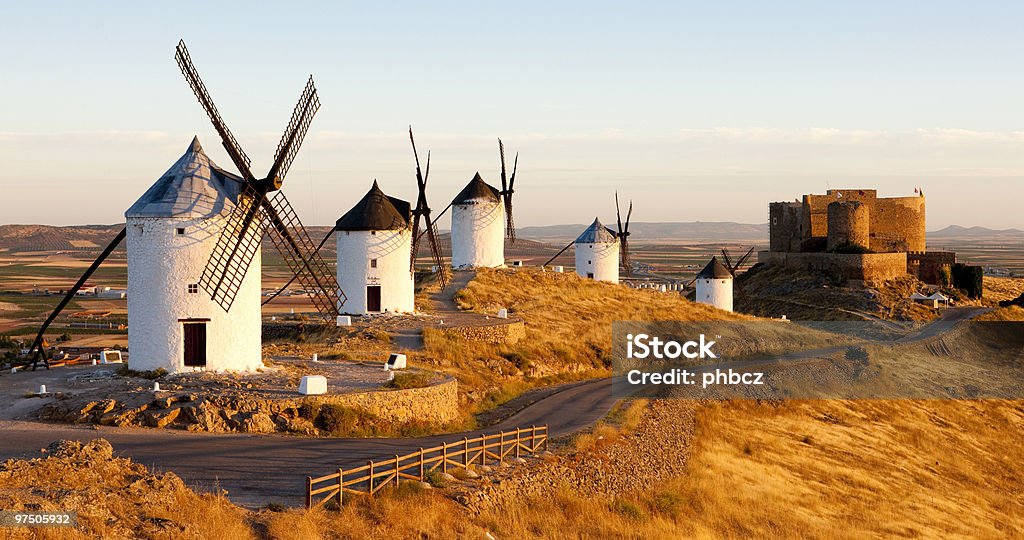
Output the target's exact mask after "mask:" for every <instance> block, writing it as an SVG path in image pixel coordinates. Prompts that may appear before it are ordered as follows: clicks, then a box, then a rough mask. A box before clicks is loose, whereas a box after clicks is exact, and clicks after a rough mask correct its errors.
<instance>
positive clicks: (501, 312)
mask: <svg viewBox="0 0 1024 540" xmlns="http://www.w3.org/2000/svg"><path fill="white" fill-rule="evenodd" d="M498 318H499V319H507V318H508V310H507V309H505V308H501V309H499V310H498Z"/></svg>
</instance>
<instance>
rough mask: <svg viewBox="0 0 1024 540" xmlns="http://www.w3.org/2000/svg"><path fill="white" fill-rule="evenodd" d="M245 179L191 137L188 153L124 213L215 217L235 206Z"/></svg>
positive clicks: (133, 214)
mask: <svg viewBox="0 0 1024 540" xmlns="http://www.w3.org/2000/svg"><path fill="white" fill-rule="evenodd" d="M242 184H243V181H242V179H241V178H240V177H239V176H237V175H234V174H231V173H229V172H228V171H225V170H224V169H221V168H220V167H218V166H217V164H216V163H214V162H213V161H212V160H210V158H209V157H207V155H206V153H205V152H203V147H202V145H200V144H199V137H195V138H193V139H192V142H191V143H190V144H189V145H188V148H187V149H186V150H185V153H184V154H182V156H181V157H180V158H178V161H176V162H174V165H171V168H170V169H167V172H165V173H164V174H163V176H161V177H160V179H159V180H157V181H156V182H155V183H154V184H153V185H152V186H151V187H150V188H149V189H148V190H146V192H145V193H143V194H142V196H141V197H139V200H137V201H135V204H133V205H132V206H131V207H130V208H128V210H127V211H126V212H125V213H124V215H125V216H126V217H156V218H159V217H185V218H204V217H213V216H217V215H220V214H224V213H227V212H231V210H232V209H233V208H234V207H235V201H237V200H238V192H239V191H241V189H242Z"/></svg>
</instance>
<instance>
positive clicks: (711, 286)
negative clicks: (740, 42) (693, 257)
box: [697, 257, 733, 311]
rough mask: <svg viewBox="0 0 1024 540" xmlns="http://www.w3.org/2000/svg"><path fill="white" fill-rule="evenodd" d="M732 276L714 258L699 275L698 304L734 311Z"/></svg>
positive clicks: (716, 258)
mask: <svg viewBox="0 0 1024 540" xmlns="http://www.w3.org/2000/svg"><path fill="white" fill-rule="evenodd" d="M732 283H733V279H732V274H730V273H729V270H728V269H727V268H726V267H725V266H722V263H720V262H718V257H712V258H711V262H709V263H708V264H707V266H705V267H704V269H703V270H701V271H700V273H699V274H697V302H699V303H701V304H708V305H711V306H715V307H716V308H718V309H722V310H725V311H732Z"/></svg>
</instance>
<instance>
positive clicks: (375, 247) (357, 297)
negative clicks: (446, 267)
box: [334, 181, 416, 315]
mask: <svg viewBox="0 0 1024 540" xmlns="http://www.w3.org/2000/svg"><path fill="white" fill-rule="evenodd" d="M409 208H410V207H409V203H408V202H406V201H403V200H400V199H396V198H394V197H388V196H387V195H385V194H384V192H383V191H381V190H380V187H378V186H377V182H376V181H374V183H373V187H371V188H370V191H368V192H367V193H366V195H365V196H364V197H363V198H362V199H361V200H360V201H359V202H358V203H356V205H355V206H354V207H352V209H351V210H349V211H348V212H346V213H345V215H344V216H341V219H339V220H338V221H337V223H335V226H334V236H335V238H336V239H337V240H336V242H337V246H338V287H339V288H341V290H342V292H344V293H345V296H346V297H347V298H348V299H347V300H346V301H345V304H344V305H342V306H341V313H344V314H348V315H367V314H373V313H383V312H393V313H409V312H412V311H414V310H415V308H416V306H415V292H414V284H413V273H412V268H411V255H412V228H411V227H410V219H409V218H410V212H409Z"/></svg>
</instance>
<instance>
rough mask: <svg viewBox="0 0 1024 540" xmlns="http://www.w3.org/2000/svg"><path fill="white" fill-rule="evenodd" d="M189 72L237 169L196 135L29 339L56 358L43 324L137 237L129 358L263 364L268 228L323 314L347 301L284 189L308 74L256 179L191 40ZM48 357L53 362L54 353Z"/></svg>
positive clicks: (185, 60)
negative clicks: (215, 157) (224, 165)
mask: <svg viewBox="0 0 1024 540" xmlns="http://www.w3.org/2000/svg"><path fill="white" fill-rule="evenodd" d="M175 59H176V60H177V62H178V66H179V67H180V68H181V72H182V74H183V75H184V76H185V79H186V81H187V82H188V83H189V86H190V87H191V88H192V91H193V92H194V93H195V95H196V97H197V98H198V99H199V102H200V104H202V106H203V108H204V109H205V110H206V113H207V115H208V116H209V117H210V120H211V121H212V122H213V126H214V129H216V131H217V133H218V134H219V135H220V138H221V142H222V143H223V145H224V149H225V150H226V151H227V153H228V156H229V157H231V160H232V162H234V164H235V166H236V167H237V168H238V171H239V173H240V174H238V175H235V174H232V173H229V172H227V171H225V170H223V169H221V168H219V167H217V166H216V165H215V164H214V163H213V162H212V161H210V159H209V157H207V156H206V154H205V153H204V152H203V149H202V147H201V146H200V144H199V141H198V139H195V140H193V141H192V144H190V145H189V147H188V149H187V150H186V151H185V154H184V155H183V156H182V157H181V158H180V159H179V160H178V161H177V162H175V164H174V165H173V166H172V167H171V168H170V169H169V170H168V171H167V172H166V173H164V175H163V176H161V177H160V179H158V180H157V181H156V183H155V184H153V186H152V187H151V188H150V189H149V190H147V191H146V193H145V194H143V196H142V197H140V198H139V200H138V201H136V203H135V204H134V205H132V206H131V208H129V209H128V211H127V212H125V217H126V225H125V229H123V230H121V232H119V233H118V234H117V235H116V236H115V237H114V239H113V240H112V241H111V242H110V244H109V245H108V246H107V247H106V248H105V249H104V250H103V252H102V253H101V254H100V256H99V257H97V259H96V260H95V261H93V263H92V264H91V265H90V266H89V267H88V268H87V269H86V271H85V272H84V273H83V274H82V276H81V277H80V278H79V279H78V281H77V282H76V283H75V285H74V286H72V287H71V288H70V289H69V290H68V293H67V295H66V296H65V297H64V298H63V299H62V300H61V302H60V303H59V304H58V305H57V307H56V308H55V309H54V311H53V312H52V313H51V314H50V316H49V317H47V319H46V320H45V321H44V322H43V325H42V327H41V328H40V331H39V334H38V335H37V336H36V341H35V343H34V344H33V346H32V347H31V348H30V351H33V352H34V353H35V355H36V356H35V359H34V362H33V366H35V365H36V364H37V363H38V362H39V360H40V359H42V360H43V361H44V362H45V360H46V357H45V353H44V351H43V349H44V346H43V343H44V340H43V336H44V334H45V332H46V329H47V328H48V327H49V325H50V323H52V322H53V320H54V319H55V318H56V317H57V315H58V314H60V312H61V311H62V310H63V309H64V307H66V306H67V304H68V302H69V301H70V300H71V299H72V298H73V297H74V295H75V294H76V293H77V291H78V290H80V289H81V288H82V286H83V285H84V284H85V282H86V281H87V280H88V279H89V277H90V276H92V274H93V273H94V272H95V271H96V269H97V268H98V267H99V266H100V264H102V263H103V261H104V260H105V259H106V258H107V257H108V256H109V255H110V254H111V253H112V252H113V251H114V249H115V248H116V247H117V245H118V244H120V242H121V240H124V239H126V238H127V252H128V348H129V359H128V362H129V366H130V367H131V368H132V369H135V370H140V371H143V370H154V369H165V370H167V371H168V372H172V373H174V372H187V371H197V370H214V371H246V370H253V369H257V368H259V367H261V366H262V361H261V358H262V357H261V351H260V345H261V344H260V338H261V313H260V280H261V257H260V245H261V243H262V242H261V241H262V238H263V236H264V234H267V235H269V236H270V238H271V239H272V240H273V242H274V246H275V247H276V248H277V251H278V252H279V253H280V254H281V256H282V258H283V260H284V261H285V262H286V263H287V264H288V266H289V268H290V269H291V271H292V273H293V274H294V275H295V276H296V277H297V278H298V280H299V281H300V282H301V283H302V286H303V288H304V289H305V290H306V291H307V293H308V294H309V296H310V299H311V300H312V302H313V304H314V305H315V306H316V307H317V309H318V310H319V311H320V313H321V315H323V316H324V317H325V318H331V319H333V318H334V317H336V316H337V311H338V307H339V305H340V304H341V303H342V302H344V295H342V294H341V293H340V291H339V290H338V287H337V283H336V281H335V279H334V276H333V274H332V273H331V272H330V271H329V270H328V269H327V265H326V264H324V262H323V260H322V259H321V258H320V256H319V255H318V254H317V250H316V247H315V246H314V244H313V242H312V241H311V240H310V238H309V235H308V234H307V233H306V230H305V228H304V227H303V226H302V223H301V222H300V221H299V219H298V216H297V215H296V213H295V211H294V210H293V209H292V207H291V204H290V203H289V202H288V199H287V198H286V197H285V196H284V194H283V193H282V192H281V191H280V188H281V185H282V184H283V182H284V177H285V175H286V174H287V172H288V169H289V168H290V166H291V164H292V161H293V160H294V159H295V156H296V154H297V153H298V150H299V147H300V146H301V144H302V140H303V139H304V138H305V135H306V132H307V130H308V129H309V124H310V122H311V121H312V119H313V116H314V115H315V114H316V111H317V109H319V107H320V100H319V98H318V97H317V94H316V88H315V87H314V86H313V79H312V77H310V79H309V82H308V83H307V84H306V87H305V89H304V90H303V93H302V95H301V97H300V98H299V103H298V105H297V106H296V107H295V110H294V112H293V113H292V117H291V121H290V122H289V123H288V126H287V127H286V129H285V132H284V135H283V136H282V137H281V142H280V143H279V144H278V147H277V152H276V153H275V155H274V160H273V165H272V167H271V169H270V172H269V174H268V175H267V176H266V177H264V178H262V179H258V178H256V176H255V175H253V173H252V171H251V169H250V167H249V165H250V159H249V157H248V156H247V155H246V154H245V152H244V151H243V150H242V148H241V146H240V145H239V144H238V141H237V140H235V137H234V135H232V133H231V131H230V130H229V129H228V127H227V125H226V124H225V123H224V120H223V119H222V118H221V116H220V113H219V112H218V111H217V107H216V106H215V105H214V104H213V100H212V98H210V95H209V94H208V93H207V91H206V86H205V85H204V84H203V82H202V80H200V78H199V74H198V72H197V71H196V69H195V66H193V65H192V60H191V58H190V57H189V54H188V50H187V49H186V48H185V44H184V42H179V43H178V47H177V50H176V54H175ZM47 367H49V365H48V364H47Z"/></svg>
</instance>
